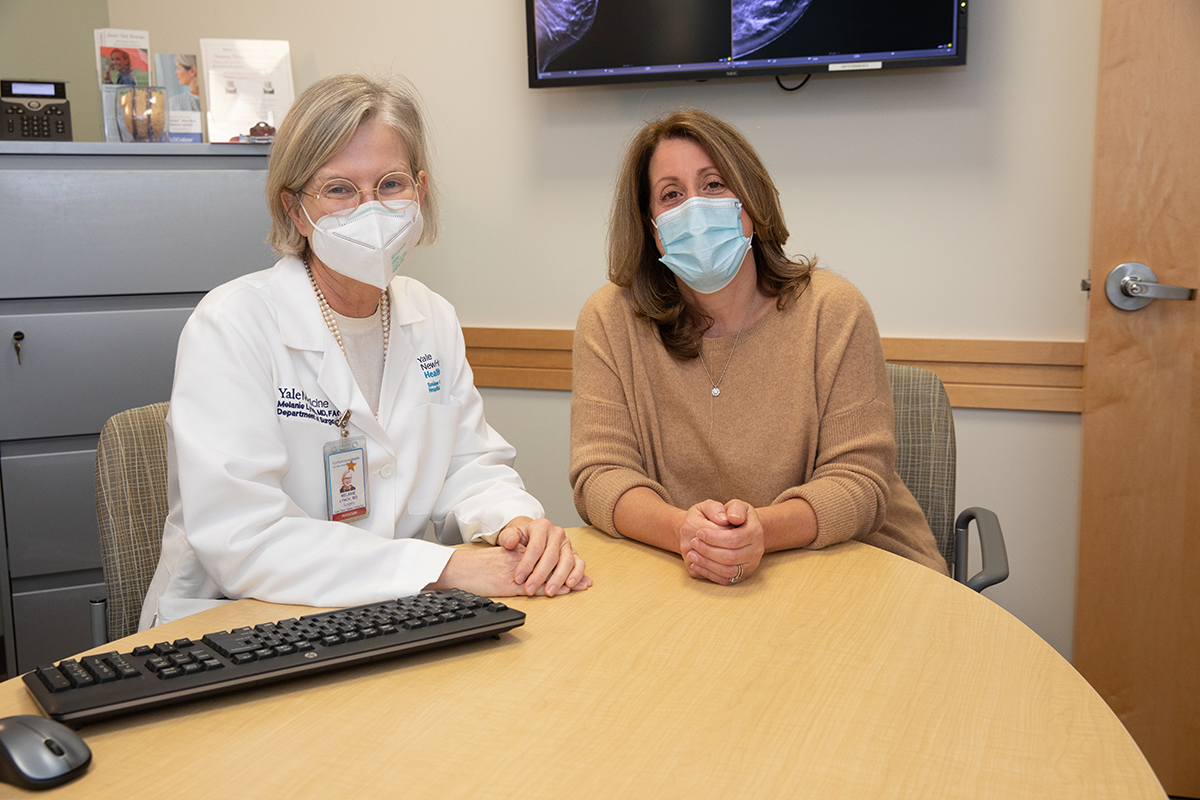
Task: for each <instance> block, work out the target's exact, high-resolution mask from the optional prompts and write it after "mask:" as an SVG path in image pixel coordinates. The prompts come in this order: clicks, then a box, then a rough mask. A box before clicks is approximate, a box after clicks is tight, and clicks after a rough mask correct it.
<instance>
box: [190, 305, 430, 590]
mask: <svg viewBox="0 0 1200 800" xmlns="http://www.w3.org/2000/svg"><path fill="white" fill-rule="evenodd" d="M276 313H277V311H276V307H275V306H274V304H273V303H272V302H271V301H270V300H269V299H268V298H267V297H266V296H264V293H263V292H261V291H255V290H253V289H246V288H243V289H240V290H238V291H237V292H234V293H231V294H228V295H226V296H223V297H222V298H221V299H220V301H219V302H212V303H202V304H201V306H200V307H199V308H198V309H197V311H196V313H195V314H193V316H192V318H191V320H190V321H189V322H188V324H187V326H186V327H185V329H184V331H183V334H182V336H181V338H180V345H179V355H178V359H177V363H176V375H175V385H174V389H173V391H172V395H171V410H170V431H171V435H172V436H173V441H174V446H175V453H176V457H177V468H178V477H179V491H180V500H181V506H182V517H183V522H184V526H183V527H184V530H185V531H186V538H187V542H188V544H189V546H190V547H191V548H192V549H193V550H194V552H195V554H196V558H197V560H198V561H199V562H200V564H201V565H202V567H203V568H204V570H205V571H206V572H207V573H208V575H209V577H211V579H212V581H213V582H214V583H215V584H216V585H217V587H218V588H219V591H220V592H222V593H223V594H224V596H225V597H230V598H240V597H255V598H258V599H260V600H265V601H268V602H275V603H292V604H306V605H317V606H345V605H357V604H361V603H368V602H375V601H378V600H383V599H387V598H393V597H398V596H403V595H408V594H415V593H416V592H418V591H420V590H421V589H422V588H423V587H424V586H425V585H427V584H428V583H430V582H432V581H434V580H436V579H437V577H438V576H439V575H440V574H441V571H442V569H443V568H444V567H445V564H446V562H447V561H448V560H449V558H450V555H451V553H452V551H451V550H449V549H447V548H443V547H440V546H438V545H436V544H434V543H432V542H426V541H422V540H414V539H393V538H391V537H390V535H389V536H383V535H380V534H379V533H376V532H372V531H371V530H364V529H362V528H359V527H356V526H353V525H347V524H343V523H338V522H330V521H328V520H326V519H314V518H312V517H310V516H309V515H308V514H307V513H305V511H304V510H303V509H302V508H300V507H299V506H298V505H297V503H296V502H294V501H293V499H292V498H291V497H289V496H288V494H287V493H286V492H285V491H284V489H283V483H282V482H283V479H284V476H285V475H287V473H288V472H289V470H292V469H296V468H298V465H296V464H293V463H291V458H292V457H291V456H290V455H289V448H288V441H287V439H286V438H285V437H286V434H288V431H286V430H285V428H284V425H285V424H292V425H298V424H302V423H300V422H296V421H294V420H293V421H291V422H288V423H285V422H284V420H285V419H287V418H286V417H281V416H280V415H279V413H278V412H277V394H278V393H279V390H278V388H277V387H279V386H280V385H286V380H287V376H286V375H284V374H283V373H284V372H285V371H286V369H287V359H286V354H285V349H284V347H283V345H282V343H281V342H280V341H279V338H280V337H279V329H278V324H277V320H276V316H275V315H276ZM314 357H316V356H315V355H314ZM303 424H307V425H321V426H322V429H327V430H328V438H329V439H332V438H334V436H335V434H336V429H335V428H334V427H332V426H327V425H324V424H323V423H320V422H317V421H314V420H306V421H304V423H303ZM293 430H294V429H293ZM310 430H311V429H310ZM311 435H312V436H314V437H316V438H318V439H319V438H321V437H323V436H324V435H325V430H320V431H319V432H314V433H312V434H311ZM311 458H312V459H313V461H314V463H315V465H317V466H318V467H319V465H320V463H321V458H322V453H321V449H320V445H319V443H318V444H317V445H316V447H315V452H313V453H312V455H311ZM304 468H307V469H312V468H314V465H309V464H305V465H304Z"/></svg>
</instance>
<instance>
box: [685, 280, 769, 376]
mask: <svg viewBox="0 0 1200 800" xmlns="http://www.w3.org/2000/svg"><path fill="white" fill-rule="evenodd" d="M757 299H758V289H757V288H756V289H755V290H754V296H753V297H751V298H750V305H749V306H747V307H746V315H745V316H743V317H742V327H741V328H738V332H737V336H735V337H733V347H731V348H729V358H727V359H726V360H725V369H723V370H721V377H719V378H717V381H716V383H713V379H712V373H710V372H709V371H708V365H707V364H705V363H704V354H703V353H697V354H696V355H698V356H700V366H702V367H704V374H705V375H707V376H708V382H709V383H712V396H713V397H720V396H721V381H723V380H725V373H726V372H728V371H729V364H730V362H732V361H733V351H734V350H737V345H738V339H741V338H742V328H745V327H746V320H748V319H750V309H752V308H754V301H755V300H757Z"/></svg>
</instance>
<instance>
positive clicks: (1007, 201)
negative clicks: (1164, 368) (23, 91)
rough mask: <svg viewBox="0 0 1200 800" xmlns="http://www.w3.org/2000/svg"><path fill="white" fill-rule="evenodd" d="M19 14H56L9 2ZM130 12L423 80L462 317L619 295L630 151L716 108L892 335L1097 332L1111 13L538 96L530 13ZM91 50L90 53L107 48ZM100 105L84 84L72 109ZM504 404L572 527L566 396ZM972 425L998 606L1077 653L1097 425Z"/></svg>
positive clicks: (381, 8)
mask: <svg viewBox="0 0 1200 800" xmlns="http://www.w3.org/2000/svg"><path fill="white" fill-rule="evenodd" d="M601 2H603V0H601ZM14 5H15V6H17V7H25V8H34V7H36V8H42V7H45V6H48V5H51V4H49V3H43V2H39V1H38V0H17V2H15V3H11V2H10V3H5V4H2V5H0V8H8V7H10V6H14ZM55 5H56V4H55ZM66 5H75V4H66ZM80 5H86V6H88V7H89V8H90V7H94V5H95V4H94V3H93V4H80ZM107 9H108V17H109V19H108V24H109V25H111V26H112V27H132V28H140V29H145V30H148V31H150V37H151V38H150V42H151V46H152V48H153V49H154V50H155V51H158V52H197V51H198V42H199V39H200V38H201V37H216V38H221V37H229V38H270V39H286V40H288V41H290V42H291V48H292V64H293V73H294V77H295V82H296V86H297V88H298V89H302V88H303V87H305V86H307V85H308V84H310V83H311V82H312V81H313V80H315V79H316V78H318V77H321V76H324V75H329V74H333V73H336V72H341V71H348V70H365V71H369V72H378V71H400V72H404V73H406V74H407V75H408V76H409V77H410V78H411V79H412V80H413V81H414V82H415V83H416V84H417V85H418V86H419V87H420V89H421V91H422V93H423V95H424V98H425V100H426V103H427V105H428V109H429V113H430V120H431V127H432V130H433V134H434V138H435V141H436V147H437V151H438V160H437V162H436V168H437V169H436V172H435V175H434V178H435V180H438V181H439V182H440V183H441V185H442V189H443V192H444V199H445V205H444V210H445V218H444V222H445V227H444V230H443V235H442V238H441V239H440V240H439V242H438V243H437V244H436V245H435V246H434V247H432V248H430V249H428V250H427V251H425V252H424V253H420V254H419V256H420V258H419V259H417V261H416V263H415V264H414V267H413V274H414V275H415V276H416V277H418V278H419V279H421V280H423V281H425V282H426V283H428V284H429V285H430V286H431V287H433V288H434V289H435V290H437V291H439V292H441V293H442V294H444V295H446V296H447V297H448V298H449V299H450V300H451V301H452V302H453V303H455V305H456V306H457V307H458V309H459V313H460V316H461V318H462V321H463V322H464V324H467V325H477V326H516V327H571V326H573V325H574V322H575V315H576V313H577V311H578V309H579V307H580V305H581V304H582V303H583V301H584V299H585V298H586V297H587V296H588V294H589V293H591V292H592V291H593V290H595V289H596V288H597V287H599V286H600V285H601V284H602V283H603V282H604V263H603V245H604V223H605V218H606V215H607V208H608V202H609V193H610V191H611V184H612V178H613V173H614V170H615V165H616V162H617V159H618V156H619V153H620V150H621V147H622V145H623V143H624V141H625V140H626V139H627V137H628V136H629V135H630V134H631V132H632V131H633V130H634V129H635V128H636V127H637V126H638V124H639V123H640V122H641V121H642V120H645V119H647V118H650V117H653V116H655V115H658V114H660V113H662V112H664V111H667V110H670V109H673V108H676V107H679V106H687V105H695V106H701V107H704V108H706V109H708V110H710V111H712V112H714V113H716V114H719V115H721V116H723V117H725V118H727V119H729V120H730V121H731V122H733V123H734V124H736V125H738V126H739V127H740V128H742V129H743V130H744V131H745V132H746V133H747V135H748V136H749V137H750V139H751V141H752V142H753V143H754V144H755V146H756V147H758V149H759V151H760V153H761V154H762V156H763V158H764V160H765V161H766V163H767V165H768V167H770V169H771V170H772V173H773V174H774V176H775V178H776V181H777V183H778V184H779V187H780V190H781V192H782V195H783V198H784V205H785V210H786V212H787V215H788V220H789V223H790V228H791V231H792V241H791V247H792V249H794V250H795V251H798V252H805V253H817V254H819V256H820V257H821V259H822V261H823V262H824V263H825V265H826V266H827V267H829V268H830V269H833V270H836V271H837V272H839V273H841V274H842V275H844V276H846V277H848V278H849V279H850V280H851V281H853V282H854V283H855V284H857V285H858V286H859V287H860V288H861V289H862V290H863V291H864V293H865V294H866V295H867V297H868V299H869V300H870V301H871V303H872V305H873V307H874V309H875V312H876V315H877V317H878V319H879V323H880V329H881V331H882V333H883V334H884V335H887V336H932V337H946V338H1003V339H1066V340H1076V341H1078V340H1082V339H1083V338H1084V325H1085V322H1084V320H1085V298H1084V295H1083V294H1082V293H1081V292H1080V291H1079V280H1080V278H1082V277H1084V274H1085V272H1086V269H1087V258H1088V241H1089V229H1088V226H1089V217H1090V197H1091V165H1092V149H1093V144H1092V131H1093V122H1094V115H1095V83H1096V64H1097V59H1098V47H1099V16H1100V11H1099V4H1098V3H1095V2H1092V1H1091V0H1060V2H1056V3H1046V2H1044V0H1009V2H996V1H995V0H975V2H973V4H972V6H971V30H970V36H969V43H970V44H969V55H968V62H969V63H968V65H967V66H966V67H965V68H955V69H942V70H925V71H920V72H913V73H906V74H899V73H891V74H886V75H881V74H875V75H841V76H827V75H821V76H817V77H814V79H813V80H812V81H811V82H810V83H809V85H808V86H807V87H805V88H804V89H803V90H802V91H800V92H796V93H794V94H787V93H784V92H782V91H781V90H780V89H779V88H777V87H776V85H775V84H774V82H773V81H771V80H769V79H743V80H736V81H730V82H721V81H713V82H709V83H705V84H698V83H672V84H644V85H635V86H626V87H599V88H595V87H593V88H582V89H553V90H536V91H534V90H530V89H528V88H527V86H526V54H525V30H524V25H525V23H524V4H523V3H521V2H519V0H443V2H429V1H428V0H357V1H356V2H354V3H347V4H340V5H339V4H330V3H328V2H314V0H290V1H289V2H260V3H245V2H240V0H239V2H234V0H207V1H204V2H196V3H191V4H187V5H183V4H175V3H163V2H161V0H109V2H108V4H107ZM183 9H186V13H183V12H181V10H183ZM93 10H94V9H93ZM0 13H5V14H6V15H7V14H12V13H15V12H0ZM22 13H29V12H22ZM2 19H4V18H3V17H0V20H2ZM5 27H7V26H5ZM42 35H52V33H49V34H42ZM83 38H85V39H86V37H83ZM44 46H46V47H52V46H54V44H52V43H50V42H46V43H45V45H44ZM80 46H81V47H84V48H85V49H86V50H88V52H89V53H90V40H88V41H85V42H84V43H83V44H82V45H80ZM64 58H65V56H64ZM88 77H90V78H91V79H92V80H94V67H93V68H92V74H91V75H90V76H88ZM73 80H78V79H74V78H73ZM82 83H84V84H86V81H82ZM80 96H81V95H80V93H79V92H77V91H75V89H74V85H73V87H72V102H73V104H74V103H76V102H78V101H77V99H76V98H77V97H80ZM76 114H77V117H76V118H77V119H78V118H79V116H80V111H77V112H76ZM77 124H78V123H77ZM96 138H99V137H96ZM485 396H486V398H487V402H488V408H489V419H490V420H491V422H492V423H493V425H495V426H496V427H497V428H498V429H500V430H501V432H503V433H505V434H506V435H507V436H509V438H510V439H512V440H513V442H514V444H516V445H517V448H518V452H519V454H520V455H519V461H518V466H519V467H520V468H521V470H522V473H523V474H524V475H525V477H526V480H527V482H528V483H529V484H530V486H531V487H532V488H533V489H534V491H536V492H537V493H538V494H539V495H540V496H542V497H543V498H544V500H545V502H546V505H547V507H548V509H549V510H550V513H551V515H552V516H554V517H555V518H556V519H559V520H562V521H563V522H568V523H569V522H572V521H574V520H575V519H576V518H575V517H574V512H573V509H572V506H571V497H570V491H569V487H568V486H567V481H566V477H565V464H566V449H567V427H568V425H569V407H568V402H569V398H568V396H567V394H566V393H557V392H525V391H521V390H485ZM956 419H957V421H958V426H959V437H960V447H959V454H960V465H959V481H960V497H959V500H960V502H959V505H960V507H965V506H966V505H975V504H977V505H984V506H988V507H990V508H992V509H994V510H996V511H997V512H998V513H999V514H1000V517H1001V521H1002V524H1003V525H1004V527H1005V533H1006V536H1007V538H1008V543H1009V553H1010V557H1011V559H1012V566H1013V575H1012V577H1011V578H1010V579H1009V581H1008V582H1007V583H1005V584H1002V585H1000V586H997V587H995V588H994V589H990V590H988V596H989V597H992V598H993V599H995V600H996V601H997V602H999V603H1001V604H1002V605H1004V606H1005V607H1006V608H1008V609H1009V610H1010V611H1012V612H1013V613H1015V614H1016V615H1017V616H1018V617H1019V618H1020V619H1022V620H1023V621H1025V622H1026V623H1027V624H1029V625H1030V626H1031V627H1032V628H1033V629H1034V630H1036V631H1037V632H1038V633H1039V634H1041V635H1042V636H1043V637H1045V638H1046V639H1047V640H1048V641H1049V642H1050V643H1051V644H1052V645H1054V646H1055V647H1056V648H1058V649H1059V650H1060V652H1063V653H1064V654H1066V655H1068V657H1069V654H1070V647H1071V635H1072V620H1073V597H1074V575H1075V546H1076V537H1077V532H1076V528H1077V520H1078V511H1077V508H1078V483H1079V463H1078V462H1079V456H1078V454H1079V420H1078V417H1077V416H1076V415H1068V414H1052V413H1035V412H989V411H966V412H960V413H958V414H957V415H956Z"/></svg>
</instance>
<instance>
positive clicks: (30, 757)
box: [0, 714, 92, 789]
mask: <svg viewBox="0 0 1200 800" xmlns="http://www.w3.org/2000/svg"><path fill="white" fill-rule="evenodd" d="M90 763H92V751H91V750H90V749H88V746H87V745H86V744H84V741H83V739H80V738H79V734H77V733H75V731H73V730H71V729H70V728H68V727H67V726H66V725H63V724H62V723H60V722H55V721H54V720H52V719H46V718H45V717H39V716H36V715H34V714H20V715H18V716H15V717H5V718H3V719H0V781H4V782H5V783H11V784H13V785H14V786H20V787H21V788H22V789H49V788H50V787H52V786H58V785H59V784H62V783H66V782H67V781H69V780H71V779H73V778H78V777H79V776H80V775H82V774H83V773H84V772H86V771H87V767H88V764H90Z"/></svg>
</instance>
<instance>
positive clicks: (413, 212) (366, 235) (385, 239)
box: [301, 200, 425, 291]
mask: <svg viewBox="0 0 1200 800" xmlns="http://www.w3.org/2000/svg"><path fill="white" fill-rule="evenodd" d="M301 208H304V206H303V204H301ZM304 216H306V217H308V209H304ZM308 221H309V223H311V224H312V226H313V232H312V235H311V236H310V237H309V242H310V243H311V244H312V249H313V252H314V253H316V254H317V258H319V259H321V262H322V263H323V264H325V266H327V267H329V268H330V269H332V270H334V271H335V272H338V273H340V274H342V275H345V276H346V277H347V278H353V279H354V280H356V281H359V282H360V283H366V284H370V285H371V286H374V287H375V288H376V289H379V290H380V291H382V290H383V289H385V288H387V285H388V283H389V282H390V281H391V280H392V277H393V276H394V275H395V274H396V273H397V272H398V271H399V270H400V265H401V264H403V263H404V259H406V258H408V253H409V251H410V250H411V249H412V248H413V247H416V245H417V241H418V240H419V239H420V238H421V231H422V230H424V227H425V224H424V221H423V220H422V218H421V207H420V205H418V204H417V203H409V204H408V205H406V206H405V207H404V208H401V209H391V208H388V207H387V206H385V205H384V204H383V203H380V202H379V201H378V200H372V201H371V202H369V203H363V204H362V205H360V206H359V207H358V208H356V209H355V210H354V211H353V212H351V213H350V214H347V215H346V216H344V217H335V216H333V215H331V214H327V215H326V216H324V217H321V218H320V219H319V220H317V221H316V222H313V221H312V217H308Z"/></svg>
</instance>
